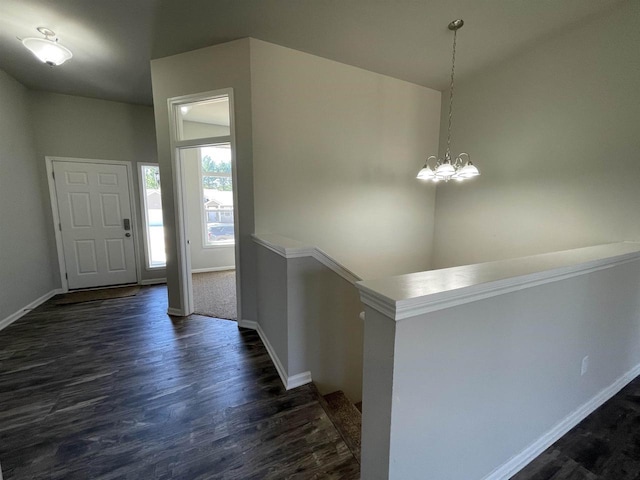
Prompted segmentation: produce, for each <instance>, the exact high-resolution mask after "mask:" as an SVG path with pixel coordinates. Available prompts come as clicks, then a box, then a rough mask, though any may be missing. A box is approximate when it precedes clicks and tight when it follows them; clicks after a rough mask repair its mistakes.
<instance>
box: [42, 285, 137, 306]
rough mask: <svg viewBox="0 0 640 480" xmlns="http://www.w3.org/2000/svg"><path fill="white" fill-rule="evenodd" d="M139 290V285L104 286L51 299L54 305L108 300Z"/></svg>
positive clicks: (129, 294)
mask: <svg viewBox="0 0 640 480" xmlns="http://www.w3.org/2000/svg"><path fill="white" fill-rule="evenodd" d="M139 291H140V287H138V286H134V287H118V288H104V289H101V290H84V291H82V292H71V293H64V294H62V295H57V296H56V297H55V298H54V299H53V303H54V304H55V305H70V304H72V303H84V302H95V301H96V300H109V299H111V298H122V297H133V296H134V295H137V294H138V292H139Z"/></svg>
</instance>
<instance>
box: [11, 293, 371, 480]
mask: <svg viewBox="0 0 640 480" xmlns="http://www.w3.org/2000/svg"><path fill="white" fill-rule="evenodd" d="M166 309H167V304H166V288H165V287H164V286H157V287H144V288H142V289H141V291H140V293H139V294H138V295H137V296H135V297H130V298H119V299H113V300H105V301H101V302H92V303H84V304H75V305H65V306H57V305H53V304H52V302H47V303H45V304H44V305H42V306H41V307H39V308H38V309H36V310H34V311H33V312H31V313H29V314H28V315H26V316H24V317H23V318H22V319H20V320H19V321H17V322H16V323H14V324H13V325H11V326H10V327H8V328H6V329H5V330H3V331H1V332H0V461H1V462H2V468H3V473H4V478H5V480H15V479H51V480H58V479H65V480H69V479H190V480H192V479H193V480H195V479H267V478H273V479H284V478H299V479H315V478H318V479H320V478H323V479H324V478H328V479H332V478H335V479H357V478H359V465H358V462H357V461H356V460H355V458H354V457H353V455H352V454H351V452H350V451H349V449H348V448H347V446H346V445H345V443H344V441H343V440H342V438H341V437H340V435H339V434H338V432H337V431H336V429H335V427H334V425H333V424H332V423H331V421H330V420H329V418H328V417H327V415H326V413H325V412H324V410H323V409H322V407H321V406H320V404H319V403H318V398H317V396H316V394H315V392H314V391H313V389H311V388H310V387H308V386H304V387H300V388H297V389H294V390H291V391H288V392H287V391H285V390H284V388H283V386H282V384H281V382H280V380H279V378H278V374H277V372H276V370H275V368H274V366H273V364H272V363H271V360H270V358H269V356H268V354H267V352H266V350H265V348H264V346H263V345H262V343H261V341H260V339H259V337H258V335H257V334H256V333H255V332H254V331H250V330H244V329H238V327H237V324H236V323H235V322H229V321H225V320H216V319H211V318H208V317H201V316H197V315H192V316H191V317H187V318H186V319H180V320H174V321H172V320H171V319H170V318H169V317H168V316H167V315H166Z"/></svg>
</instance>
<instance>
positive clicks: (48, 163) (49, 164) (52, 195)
mask: <svg viewBox="0 0 640 480" xmlns="http://www.w3.org/2000/svg"><path fill="white" fill-rule="evenodd" d="M44 161H45V167H46V170H47V183H48V185H49V199H50V202H51V213H52V215H53V231H54V233H55V239H56V250H57V252H58V267H59V270H60V284H61V285H62V293H67V292H68V291H69V282H68V281H67V275H66V274H67V265H66V263H65V260H64V249H63V246H62V232H61V231H60V229H59V228H58V224H59V223H60V212H59V211H58V196H57V195H56V183H55V179H54V178H53V162H75V163H97V164H106V165H124V167H125V168H126V169H127V183H128V186H129V203H130V206H131V223H132V226H131V232H132V233H133V235H134V237H133V256H134V261H135V268H136V283H137V282H138V281H139V279H140V278H142V268H141V266H140V250H139V247H138V233H139V232H138V218H137V214H136V197H135V189H134V187H133V173H134V171H133V167H132V164H131V162H129V161H124V160H102V159H96V158H74V157H56V156H49V155H47V156H45V157H44ZM136 173H137V172H136ZM96 288H100V287H96Z"/></svg>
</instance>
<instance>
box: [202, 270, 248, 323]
mask: <svg viewBox="0 0 640 480" xmlns="http://www.w3.org/2000/svg"><path fill="white" fill-rule="evenodd" d="M192 282H193V303H194V308H195V313H197V314H199V315H206V316H207V317H215V318H226V319H228V320H236V319H237V318H238V314H237V312H236V272H235V270H226V271H224V272H207V273H194V274H192Z"/></svg>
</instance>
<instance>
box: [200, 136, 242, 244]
mask: <svg viewBox="0 0 640 480" xmlns="http://www.w3.org/2000/svg"><path fill="white" fill-rule="evenodd" d="M200 160H201V162H200V164H201V177H202V204H203V205H204V208H203V213H204V215H203V226H204V228H203V231H204V232H205V235H204V237H205V238H204V245H205V246H216V245H229V244H231V245H232V244H233V243H234V241H235V236H234V225H233V180H232V176H231V146H230V145H229V144H228V143H225V144H220V145H212V146H208V147H201V148H200Z"/></svg>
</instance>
